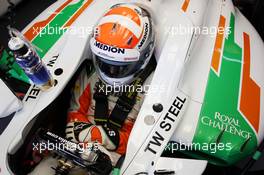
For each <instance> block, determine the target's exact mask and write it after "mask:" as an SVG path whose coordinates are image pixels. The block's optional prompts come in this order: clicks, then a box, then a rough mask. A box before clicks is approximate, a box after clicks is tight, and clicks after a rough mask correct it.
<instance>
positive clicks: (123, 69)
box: [94, 55, 140, 78]
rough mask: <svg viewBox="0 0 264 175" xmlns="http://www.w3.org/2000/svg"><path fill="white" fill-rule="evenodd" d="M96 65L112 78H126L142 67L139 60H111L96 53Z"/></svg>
mask: <svg viewBox="0 0 264 175" xmlns="http://www.w3.org/2000/svg"><path fill="white" fill-rule="evenodd" d="M94 63H95V66H96V67H97V68H98V69H99V70H100V72H102V73H103V74H105V75H106V76H108V77H110V78H124V77H127V76H129V75H131V74H133V73H135V72H136V71H137V69H140V66H139V65H138V62H137V61H136V62H126V63H124V62H117V61H109V60H106V59H104V58H102V57H99V56H97V55H95V58H94Z"/></svg>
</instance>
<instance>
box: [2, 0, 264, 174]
mask: <svg viewBox="0 0 264 175" xmlns="http://www.w3.org/2000/svg"><path fill="white" fill-rule="evenodd" d="M124 2H129V3H138V4H139V5H141V6H143V7H144V8H146V9H148V10H149V11H150V12H151V13H152V16H153V18H154V24H155V32H156V36H157V37H156V46H155V53H154V56H155V58H156V60H157V67H156V69H155V72H154V75H153V78H152V80H151V84H150V87H149V90H148V93H147V94H146V97H145V100H144V103H143V105H142V107H141V110H140V112H139V115H138V117H137V120H136V122H135V125H134V127H133V130H132V132H131V135H130V137H129V142H128V146H127V152H126V156H125V159H124V162H123V164H122V166H121V168H120V173H121V174H127V175H134V174H154V172H155V173H156V174H157V173H158V172H160V171H162V170H170V171H172V172H174V173H175V174H184V175H186V174H192V175H194V174H202V173H203V171H204V170H205V168H206V165H207V163H210V164H215V165H219V166H229V165H233V164H235V163H237V162H238V161H240V160H242V159H244V158H246V157H248V156H250V155H251V154H253V153H254V152H255V151H256V149H257V147H258V146H259V144H260V143H261V142H262V140H263V134H264V116H263V115H264V111H263V110H264V108H263V103H264V96H263V93H262V92H263V88H264V77H263V75H264V69H263V68H264V61H263V59H262V56H263V55H264V45H263V41H262V40H261V38H260V36H259V35H258V33H257V32H256V30H255V29H254V28H253V27H252V25H251V24H250V23H249V22H248V20H247V19H246V18H245V17H244V16H243V15H242V14H241V13H240V12H239V11H238V10H237V9H236V8H235V7H234V6H233V4H232V1H231V0H199V1H197V0H159V1H147V0H145V1H144V0H131V1H125V0H123V1H122V0H111V1H100V0H61V1H57V2H55V3H54V4H53V5H51V6H50V7H49V8H48V9H46V10H45V11H44V12H43V13H42V14H41V15H39V16H38V17H37V18H36V19H35V20H34V21H33V22H31V23H30V24H29V25H28V26H27V27H26V28H25V29H24V30H23V31H22V33H23V34H24V36H25V37H26V38H27V39H28V40H29V41H30V42H31V43H32V44H33V45H34V46H35V47H36V48H37V52H38V54H39V56H40V57H41V58H42V60H43V61H44V62H45V63H46V65H47V68H48V69H49V70H50V72H51V73H52V76H53V78H54V79H55V82H56V83H55V86H54V87H52V88H51V89H49V90H48V91H44V92H43V91H40V89H39V88H38V87H36V86H34V85H31V86H30V88H29V89H28V90H27V93H26V95H25V96H24V97H23V100H22V106H23V107H22V108H21V104H20V102H19V101H17V100H16V99H15V100H11V99H14V98H15V97H14V96H12V94H10V93H4V94H3V97H2V96H1V101H2V102H1V104H2V105H1V108H2V109H3V110H1V111H8V110H7V109H9V108H10V106H12V105H15V106H20V108H21V109H20V110H18V111H17V112H15V113H14V114H12V115H13V119H12V120H11V121H10V123H9V125H8V126H7V127H6V128H5V130H4V132H3V133H2V134H1V136H0V138H1V143H0V148H1V152H0V165H1V167H0V168H1V174H5V175H6V174H20V172H21V169H23V166H22V165H19V164H20V163H21V162H22V161H23V160H24V158H25V156H24V154H25V153H27V152H28V150H32V148H29V147H30V146H32V145H31V144H30V143H31V140H32V138H33V137H34V134H35V132H36V131H37V129H38V128H43V126H49V125H53V124H54V123H55V122H56V121H57V122H58V120H56V119H54V118H56V117H58V118H59V117H61V116H60V114H58V115H54V116H51V114H49V113H47V110H46V109H49V108H53V109H54V108H56V106H55V105H54V101H56V99H57V98H61V94H62V93H63V91H65V89H66V88H67V86H68V85H69V84H70V83H69V82H70V81H71V79H72V78H73V77H74V75H75V73H76V72H77V70H78V68H79V67H80V66H81V65H82V64H83V63H84V62H86V61H87V60H89V59H91V50H90V49H89V44H90V42H89V40H90V37H91V33H92V30H93V27H94V26H95V24H96V22H97V21H98V19H99V18H100V17H101V16H102V15H103V14H104V12H105V11H106V10H107V9H109V8H110V7H111V6H113V5H115V4H119V3H124ZM142 25H143V24H142ZM145 28H146V30H145V31H147V30H150V29H149V26H148V25H146V26H145ZM146 34H148V33H147V32H146ZM142 42H144V40H142ZM96 46H97V47H98V48H99V49H103V50H108V51H109V52H120V53H122V52H124V50H122V49H121V50H117V49H116V48H107V46H104V45H102V44H100V43H96ZM17 69H19V68H17ZM58 72H60V73H58ZM10 74H11V75H12V76H13V77H15V78H17V79H19V80H21V81H23V82H26V83H29V80H28V78H27V77H26V76H25V75H24V74H23V72H22V71H14V70H10ZM157 87H158V88H159V90H158V91H157V90H156V89H157ZM1 88H2V89H3V90H1V91H2V92H5V91H4V90H5V89H6V88H7V87H6V86H4V85H1ZM6 91H7V90H6ZM7 99H10V100H11V102H10V103H8V104H7ZM13 103H16V104H13ZM157 108H158V110H157ZM14 109H15V110H17V108H14ZM59 110H60V111H62V110H64V111H65V112H66V110H67V109H66V108H65V109H59ZM7 113H8V112H7ZM7 113H6V114H5V113H1V115H2V116H1V117H5V116H6V115H7ZM10 113H11V112H9V113H8V114H10ZM60 120H62V119H60ZM49 122H50V123H49ZM43 123H45V125H43ZM54 125H55V126H58V125H61V127H62V128H63V126H64V123H63V122H62V123H56V124H54ZM62 125H63V126H62ZM47 129H50V128H47ZM50 130H51V132H54V133H56V132H55V131H53V130H52V129H50ZM168 143H169V144H168ZM176 147H178V149H177V150H179V148H182V147H184V148H185V149H183V150H181V151H180V152H181V153H183V154H184V155H186V157H188V158H177V156H174V157H173V155H171V156H169V157H164V156H162V155H161V154H162V153H164V152H165V153H166V152H167V153H168V154H173V152H174V151H175V150H176ZM191 158H192V159H191ZM50 168H51V167H46V169H50ZM43 171H45V170H43ZM161 173H162V172H161ZM167 174H169V173H167Z"/></svg>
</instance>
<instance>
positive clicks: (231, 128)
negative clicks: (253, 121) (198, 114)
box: [201, 112, 252, 139]
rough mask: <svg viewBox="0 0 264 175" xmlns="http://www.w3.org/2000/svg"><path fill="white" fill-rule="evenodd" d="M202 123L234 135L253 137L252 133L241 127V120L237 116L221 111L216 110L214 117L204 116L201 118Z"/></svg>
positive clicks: (246, 137)
mask: <svg viewBox="0 0 264 175" xmlns="http://www.w3.org/2000/svg"><path fill="white" fill-rule="evenodd" d="M201 122H202V124H204V125H206V126H209V127H212V128H216V129H219V130H221V131H223V130H225V132H227V133H230V134H232V135H237V136H239V137H243V138H245V139H248V138H250V137H251V135H252V133H250V132H248V131H247V130H244V129H243V128H241V125H240V121H239V120H238V118H237V117H236V116H228V115H225V114H221V113H220V112H215V114H214V117H207V116H203V117H202V118H201Z"/></svg>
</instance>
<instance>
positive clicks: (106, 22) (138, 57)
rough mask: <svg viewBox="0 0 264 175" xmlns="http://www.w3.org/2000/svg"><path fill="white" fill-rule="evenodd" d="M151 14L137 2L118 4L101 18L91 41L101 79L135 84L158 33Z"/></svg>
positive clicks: (106, 81) (107, 81) (123, 83)
mask: <svg viewBox="0 0 264 175" xmlns="http://www.w3.org/2000/svg"><path fill="white" fill-rule="evenodd" d="M153 27H154V26H153V23H152V19H151V16H150V14H149V13H148V12H147V11H146V10H145V9H143V8H142V7H139V6H137V5H135V4H118V5H115V6H113V7H112V8H111V9H109V10H108V11H107V12H106V13H105V14H104V15H103V17H101V18H100V19H99V21H98V23H97V26H96V28H95V30H94V34H93V37H92V38H91V41H90V46H91V50H92V53H93V62H94V65H95V68H96V71H97V74H98V75H99V77H100V79H101V80H102V81H104V82H105V83H107V84H109V85H114V84H118V85H125V84H129V83H131V82H132V81H133V80H134V79H135V78H136V77H137V75H138V74H140V72H141V70H143V69H144V68H145V67H146V65H147V64H148V62H149V60H150V57H151V55H152V52H153V50H154V43H155V32H154V29H153Z"/></svg>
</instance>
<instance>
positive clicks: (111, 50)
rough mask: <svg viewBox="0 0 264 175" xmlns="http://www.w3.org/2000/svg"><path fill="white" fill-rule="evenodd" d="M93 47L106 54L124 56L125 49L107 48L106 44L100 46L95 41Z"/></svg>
mask: <svg viewBox="0 0 264 175" xmlns="http://www.w3.org/2000/svg"><path fill="white" fill-rule="evenodd" d="M94 45H95V46H96V47H97V48H99V49H101V50H103V51H107V52H111V53H119V54H120V53H121V54H125V49H123V48H117V47H113V46H109V45H106V44H102V43H100V42H98V41H95V43H94Z"/></svg>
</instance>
